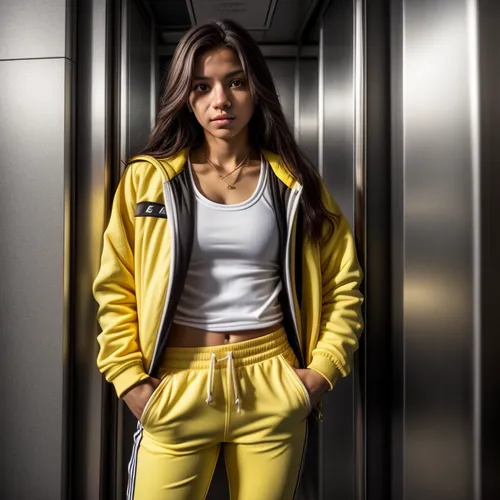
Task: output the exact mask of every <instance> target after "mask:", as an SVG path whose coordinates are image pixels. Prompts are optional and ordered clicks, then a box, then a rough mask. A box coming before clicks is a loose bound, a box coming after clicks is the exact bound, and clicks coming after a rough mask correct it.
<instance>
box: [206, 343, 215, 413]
mask: <svg viewBox="0 0 500 500" xmlns="http://www.w3.org/2000/svg"><path fill="white" fill-rule="evenodd" d="M216 361H217V358H216V357H215V354H214V353H212V355H211V357H210V368H209V370H208V381H207V399H205V402H206V403H207V405H209V404H210V403H211V402H212V401H213V399H214V398H213V392H214V376H215V362H216Z"/></svg>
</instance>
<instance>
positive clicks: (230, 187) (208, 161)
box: [205, 152, 250, 190]
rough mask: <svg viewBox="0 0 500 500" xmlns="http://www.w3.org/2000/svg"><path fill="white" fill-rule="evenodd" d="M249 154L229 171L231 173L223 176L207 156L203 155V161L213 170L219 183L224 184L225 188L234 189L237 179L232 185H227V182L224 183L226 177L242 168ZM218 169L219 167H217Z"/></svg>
mask: <svg viewBox="0 0 500 500" xmlns="http://www.w3.org/2000/svg"><path fill="white" fill-rule="evenodd" d="M249 154H250V152H248V153H247V154H246V156H245V158H243V160H241V161H240V163H238V165H237V166H236V168H234V169H233V170H231V172H229V173H228V174H225V175H222V174H221V173H220V172H219V170H218V169H217V167H216V166H215V165H214V164H213V163H212V162H211V161H210V160H209V158H208V156H207V155H205V159H206V160H207V163H208V164H209V165H210V166H211V167H212V168H213V169H214V171H215V173H216V174H217V175H218V176H219V179H220V180H221V181H223V182H224V184H226V186H227V188H228V189H231V190H232V189H236V186H235V184H236V181H237V180H238V179H236V180H235V181H234V183H233V184H229V183H228V182H227V181H226V177H229V176H230V175H231V174H234V173H235V172H236V171H237V170H239V169H240V168H241V167H242V166H243V163H245V161H246V160H247V159H248V155H249ZM219 168H220V167H219Z"/></svg>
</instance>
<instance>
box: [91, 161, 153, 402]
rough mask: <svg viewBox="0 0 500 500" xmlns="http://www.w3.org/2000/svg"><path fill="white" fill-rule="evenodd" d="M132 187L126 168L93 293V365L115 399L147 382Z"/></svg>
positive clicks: (104, 244) (130, 174) (130, 170)
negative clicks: (140, 328) (141, 340)
mask: <svg viewBox="0 0 500 500" xmlns="http://www.w3.org/2000/svg"><path fill="white" fill-rule="evenodd" d="M135 205H136V187H135V185H134V179H133V171H132V167H129V168H128V169H127V170H126V172H125V174H124V176H123V177H122V179H121V181H120V184H119V186H118V189H117V191H116V193H115V197H114V199H113V206H112V210H111V217H110V220H109V223H108V227H107V229H106V231H105V233H104V242H103V250H102V257H101V267H100V269H99V273H98V275H97V277H96V279H95V281H94V286H93V293H94V297H95V299H96V301H97V303H98V305H99V307H98V313H97V319H98V321H99V324H100V326H101V329H102V333H101V334H100V335H99V336H98V337H97V341H98V343H99V354H98V356H97V366H98V368H99V370H100V371H101V372H102V373H103V374H104V375H105V377H106V380H107V381H108V382H112V383H113V385H114V387H115V389H116V393H117V394H118V396H119V397H121V396H122V395H123V394H124V393H125V392H126V391H127V390H128V389H129V388H131V387H132V386H134V385H136V384H137V383H138V382H140V381H141V380H144V379H147V378H148V375H147V374H146V373H145V371H144V367H143V356H142V353H141V350H140V348H139V344H138V340H137V335H138V324H137V305H136V296H135V279H134V241H135V237H134V231H135V219H134V217H135Z"/></svg>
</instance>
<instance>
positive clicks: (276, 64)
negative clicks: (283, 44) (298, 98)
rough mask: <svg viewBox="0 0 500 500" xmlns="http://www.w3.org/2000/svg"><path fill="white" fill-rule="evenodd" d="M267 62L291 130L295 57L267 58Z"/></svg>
mask: <svg viewBox="0 0 500 500" xmlns="http://www.w3.org/2000/svg"><path fill="white" fill-rule="evenodd" d="M267 64H268V66H269V69H270V70H271V73H272V75H273V78H274V83H275V85H276V90H277V92H278V96H279V99H280V102H281V106H282V107H283V111H284V113H285V116H286V118H287V120H288V123H289V125H290V128H291V129H292V130H293V127H294V111H295V101H294V92H295V59H274V58H273V59H267Z"/></svg>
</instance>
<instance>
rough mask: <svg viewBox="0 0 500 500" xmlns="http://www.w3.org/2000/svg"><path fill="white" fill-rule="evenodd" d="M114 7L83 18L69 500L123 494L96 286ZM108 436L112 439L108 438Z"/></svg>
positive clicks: (106, 199)
mask: <svg viewBox="0 0 500 500" xmlns="http://www.w3.org/2000/svg"><path fill="white" fill-rule="evenodd" d="M110 4H111V2H107V1H106V2H95V1H93V0H82V1H81V2H80V3H79V12H78V87H77V94H78V97H77V99H78V101H77V105H78V115H77V119H78V124H77V125H78V137H77V138H76V142H77V150H78V157H77V167H76V174H75V196H76V199H77V200H78V203H77V204H76V206H75V211H74V222H75V223H74V248H73V251H74V255H73V264H74V274H75V280H74V289H73V301H74V309H73V314H74V317H73V332H72V333H73V339H72V340H73V379H72V386H71V390H72V396H73V415H72V419H71V422H72V443H71V444H72V447H71V452H72V456H71V459H72V460H71V490H70V492H69V496H68V500H98V499H99V498H102V499H106V500H111V499H113V498H114V491H115V470H114V465H115V449H114V448H115V446H114V445H115V438H116V432H115V429H114V419H115V414H114V403H115V401H114V400H113V399H111V397H110V396H112V397H114V398H116V397H115V396H114V395H113V393H112V391H113V388H112V387H111V386H109V385H108V384H103V379H102V376H101V374H100V373H99V371H98V369H97V366H96V358H97V350H98V344H97V342H96V337H97V335H98V333H99V331H98V324H97V322H96V319H95V318H96V312H97V304H96V302H95V300H94V297H93V295H92V283H93V280H94V278H95V276H96V275H97V271H98V269H99V265H100V258H101V245H102V234H103V231H104V229H105V225H106V222H107V213H108V209H109V204H110V195H109V191H110V184H111V178H112V168H113V160H115V161H116V157H115V156H114V155H113V152H114V149H115V148H116V141H113V137H112V134H111V131H114V130H115V129H114V127H113V123H114V119H115V117H114V116H113V113H112V111H111V110H112V109H113V100H114V99H116V93H115V92H113V78H112V69H113V67H112V65H111V60H112V52H111V51H110V42H111V37H112V33H113V21H114V19H113V16H112V13H113V11H112V9H111V5H110ZM103 430H105V432H103Z"/></svg>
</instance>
